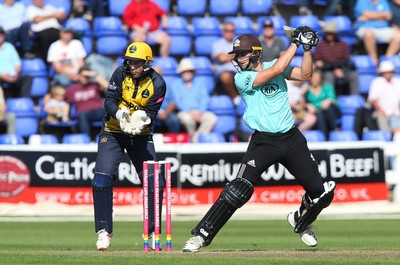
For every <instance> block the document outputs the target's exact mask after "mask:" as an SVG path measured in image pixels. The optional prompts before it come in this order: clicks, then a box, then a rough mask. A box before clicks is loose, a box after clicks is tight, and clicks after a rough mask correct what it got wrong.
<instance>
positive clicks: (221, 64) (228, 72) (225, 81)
mask: <svg viewBox="0 0 400 265" xmlns="http://www.w3.org/2000/svg"><path fill="white" fill-rule="evenodd" d="M234 37H235V24H233V23H231V22H225V23H224V24H223V25H222V38H220V39H219V40H217V41H215V42H214V43H213V45H212V51H211V57H212V59H213V62H214V65H215V74H216V76H217V78H218V79H219V81H220V82H221V85H222V88H223V91H222V93H223V94H228V96H230V97H231V99H232V100H233V103H234V104H235V105H238V104H239V102H240V96H239V94H238V92H237V90H236V88H235V81H234V79H233V76H234V75H235V74H236V73H237V71H236V69H235V67H234V66H233V64H232V63H231V60H232V59H233V55H231V54H228V52H230V51H231V50H232V46H233V40H234ZM217 90H218V89H217ZM220 92H221V91H220Z"/></svg>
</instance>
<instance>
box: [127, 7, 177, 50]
mask: <svg viewBox="0 0 400 265" xmlns="http://www.w3.org/2000/svg"><path fill="white" fill-rule="evenodd" d="M122 19H123V22H124V24H125V25H126V26H128V27H129V29H130V30H132V33H131V39H132V40H133V41H144V42H150V43H153V42H155V43H158V44H159V45H160V56H162V57H167V56H169V47H170V41H171V40H170V37H169V35H168V34H167V33H166V32H165V31H163V30H161V28H160V22H159V21H160V19H161V27H162V28H164V29H166V28H168V16H167V13H166V12H165V11H164V10H163V9H161V8H160V7H159V6H158V5H157V4H156V3H154V2H152V1H149V0H132V1H131V2H130V3H129V4H128V5H127V6H126V8H125V10H124V13H123V14H122Z"/></svg>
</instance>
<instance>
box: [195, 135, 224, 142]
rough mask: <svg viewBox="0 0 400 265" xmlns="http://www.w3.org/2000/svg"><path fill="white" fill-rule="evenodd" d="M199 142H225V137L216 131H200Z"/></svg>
mask: <svg viewBox="0 0 400 265" xmlns="http://www.w3.org/2000/svg"><path fill="white" fill-rule="evenodd" d="M197 140H198V142H199V143H225V142H226V139H225V137H224V135H223V134H222V133H218V132H209V133H201V134H199V137H198V139H197Z"/></svg>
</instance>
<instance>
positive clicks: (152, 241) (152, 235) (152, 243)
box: [148, 232, 161, 250]
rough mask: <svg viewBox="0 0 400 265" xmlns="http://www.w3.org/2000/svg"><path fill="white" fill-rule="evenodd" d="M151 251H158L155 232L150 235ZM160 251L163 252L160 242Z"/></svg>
mask: <svg viewBox="0 0 400 265" xmlns="http://www.w3.org/2000/svg"><path fill="white" fill-rule="evenodd" d="M148 242H149V249H150V250H155V249H156V238H155V234H154V232H152V233H150V234H149V241H148ZM160 250H161V242H160Z"/></svg>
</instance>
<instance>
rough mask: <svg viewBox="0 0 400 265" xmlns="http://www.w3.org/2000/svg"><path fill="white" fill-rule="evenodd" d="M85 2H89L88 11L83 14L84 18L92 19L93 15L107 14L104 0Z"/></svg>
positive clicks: (102, 15)
mask: <svg viewBox="0 0 400 265" xmlns="http://www.w3.org/2000/svg"><path fill="white" fill-rule="evenodd" d="M82 2H83V1H82ZM84 2H87V7H86V11H85V13H83V15H82V17H83V18H84V19H86V20H88V21H92V20H93V17H104V16H106V15H107V14H106V10H105V7H104V0H88V1H84Z"/></svg>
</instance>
